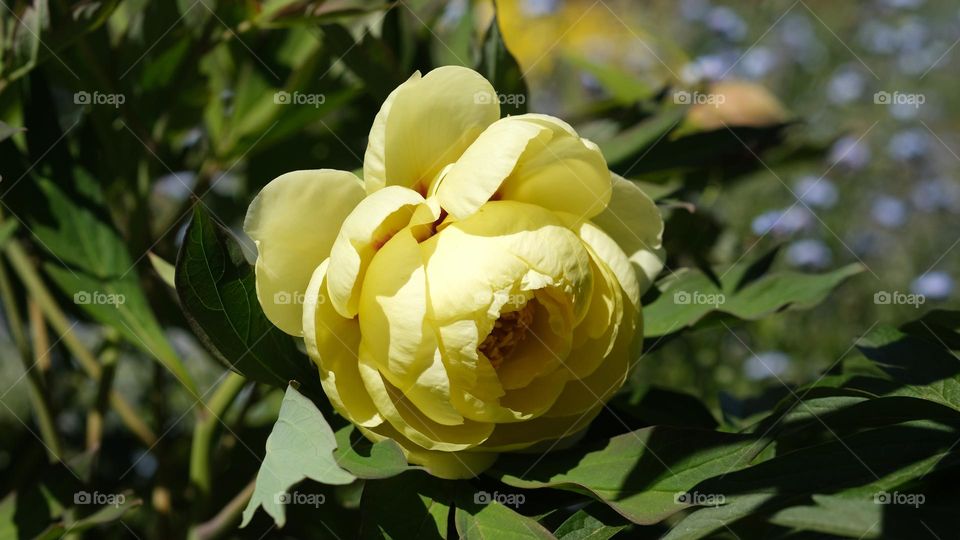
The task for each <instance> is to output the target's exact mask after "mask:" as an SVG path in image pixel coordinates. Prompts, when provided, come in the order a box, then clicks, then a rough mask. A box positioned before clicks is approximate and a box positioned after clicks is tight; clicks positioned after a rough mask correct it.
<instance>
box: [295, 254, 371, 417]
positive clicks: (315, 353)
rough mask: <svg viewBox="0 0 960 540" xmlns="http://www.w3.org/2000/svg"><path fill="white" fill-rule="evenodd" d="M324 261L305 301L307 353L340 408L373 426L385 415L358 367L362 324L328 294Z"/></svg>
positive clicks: (332, 398) (304, 335)
mask: <svg viewBox="0 0 960 540" xmlns="http://www.w3.org/2000/svg"><path fill="white" fill-rule="evenodd" d="M329 262H330V259H327V260H325V261H323V263H321V264H320V266H318V267H317V270H316V271H315V272H314V273H313V277H312V278H311V279H310V285H309V286H308V287H307V293H306V297H305V300H304V304H303V338H304V344H305V345H306V348H307V354H308V355H309V356H310V358H311V359H313V361H314V362H316V364H317V366H318V367H319V368H320V382H321V384H323V390H324V392H325V393H326V394H327V397H328V398H330V402H331V403H332V404H333V406H334V407H335V408H336V409H337V411H338V412H339V413H340V414H342V415H343V416H344V418H346V419H348V420H350V421H351V422H353V423H354V424H359V425H361V426H366V427H374V426H378V425H380V424H382V423H383V417H382V416H381V415H380V413H379V412H378V411H377V407H376V406H375V405H374V404H373V400H371V399H370V395H369V394H367V389H366V388H365V387H364V386H363V380H362V379H361V378H360V370H359V368H358V367H357V361H358V349H359V347H360V324H359V323H358V322H357V320H356V319H346V318H343V317H341V316H340V315H339V314H338V313H337V312H336V311H334V309H333V307H332V306H331V305H330V302H329V301H327V299H326V297H325V292H326V290H327V287H326V285H327V280H326V275H327V267H328V264H329Z"/></svg>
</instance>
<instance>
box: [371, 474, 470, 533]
mask: <svg viewBox="0 0 960 540" xmlns="http://www.w3.org/2000/svg"><path fill="white" fill-rule="evenodd" d="M455 489H456V484H455V483H454V482H449V481H444V480H440V479H438V478H434V477H432V476H430V475H429V474H427V473H425V472H421V471H410V472H406V473H404V474H402V475H400V476H395V477H393V478H390V479H387V480H376V481H367V483H366V485H365V486H364V488H363V498H362V499H361V502H360V505H361V512H362V515H363V520H362V522H361V534H360V537H361V538H417V539H423V540H432V539H437V538H447V522H448V519H449V515H450V509H451V507H452V506H453V504H452V503H453V497H454V495H455V493H454V490H455Z"/></svg>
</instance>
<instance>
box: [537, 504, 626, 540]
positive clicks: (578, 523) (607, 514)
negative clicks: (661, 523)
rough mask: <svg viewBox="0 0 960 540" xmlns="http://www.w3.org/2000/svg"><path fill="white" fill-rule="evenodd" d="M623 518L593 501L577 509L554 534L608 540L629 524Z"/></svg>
mask: <svg viewBox="0 0 960 540" xmlns="http://www.w3.org/2000/svg"><path fill="white" fill-rule="evenodd" d="M611 514H612V515H611ZM622 520H623V518H622V517H620V516H619V515H618V514H616V513H614V512H612V511H611V510H610V509H609V508H608V507H606V506H603V505H602V504H598V503H593V504H589V505H587V507H586V508H581V509H580V510H577V512H576V513H575V514H573V515H572V516H570V517H569V518H567V520H566V521H564V522H563V523H562V524H561V525H560V526H559V527H557V530H556V531H554V532H553V534H554V536H556V537H557V538H558V539H560V540H608V539H610V538H613V537H614V536H615V535H616V534H617V533H618V532H620V531H622V530H623V529H625V528H626V527H627V526H628V523H623V522H622Z"/></svg>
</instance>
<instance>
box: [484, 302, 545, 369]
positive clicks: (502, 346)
mask: <svg viewBox="0 0 960 540" xmlns="http://www.w3.org/2000/svg"><path fill="white" fill-rule="evenodd" d="M535 311H536V306H535V305H534V302H532V301H531V302H527V303H526V305H524V306H523V307H522V308H520V309H518V310H516V311H509V312H507V313H501V314H500V318H498V319H497V321H496V322H495V323H493V330H491V331H490V334H489V335H487V338H486V339H484V340H483V343H481V344H480V347H479V350H480V352H482V353H483V354H484V356H486V357H487V359H488V360H490V363H491V364H493V367H494V369H496V368H499V367H500V364H502V363H503V361H504V360H506V359H507V357H509V356H510V353H512V352H513V351H514V349H516V348H517V346H518V345H520V344H521V343H523V340H524V339H526V337H527V334H528V333H529V332H530V326H531V325H532V324H533V313H534V312H535Z"/></svg>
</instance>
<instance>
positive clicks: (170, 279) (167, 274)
mask: <svg viewBox="0 0 960 540" xmlns="http://www.w3.org/2000/svg"><path fill="white" fill-rule="evenodd" d="M147 257H148V258H149V259H150V265H151V266H153V269H154V271H156V273H157V275H158V276H160V279H162V280H163V282H164V283H166V284H167V285H169V286H170V287H171V288H173V289H176V288H177V284H176V279H175V276H176V274H177V270H176V269H175V268H174V267H173V265H172V264H170V263H168V262H167V261H165V260H163V258H162V257H160V256H159V255H157V254H156V253H154V252H152V251H151V252H149V253H147Z"/></svg>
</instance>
